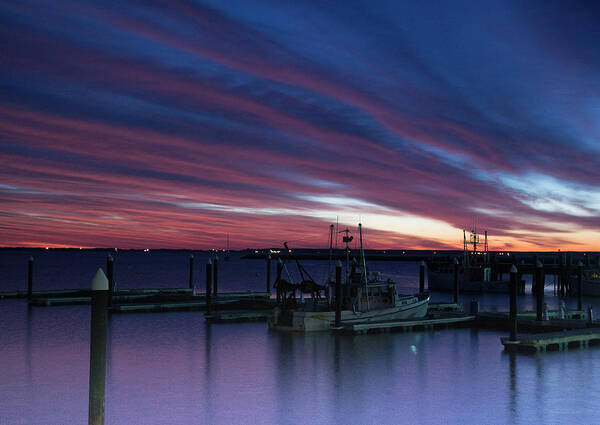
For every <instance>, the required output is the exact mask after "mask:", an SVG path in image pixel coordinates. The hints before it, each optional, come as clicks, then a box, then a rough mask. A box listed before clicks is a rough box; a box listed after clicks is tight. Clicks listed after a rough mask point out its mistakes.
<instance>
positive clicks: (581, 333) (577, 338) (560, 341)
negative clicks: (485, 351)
mask: <svg viewBox="0 0 600 425" xmlns="http://www.w3.org/2000/svg"><path fill="white" fill-rule="evenodd" d="M500 341H501V342H502V345H503V346H504V350H506V351H507V352H509V353H539V352H546V351H567V350H568V349H569V348H578V349H583V348H587V347H589V346H590V345H599V344H600V328H598V327H596V328H589V329H572V330H568V331H561V332H546V333H537V334H519V335H518V336H517V340H516V341H512V340H510V338H501V339H500Z"/></svg>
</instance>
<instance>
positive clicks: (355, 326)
mask: <svg viewBox="0 0 600 425" xmlns="http://www.w3.org/2000/svg"><path fill="white" fill-rule="evenodd" d="M475 318H476V316H474V315H468V314H464V313H460V312H444V313H441V312H440V313H436V314H429V315H428V316H426V317H424V318H419V319H405V320H382V321H373V322H362V323H351V324H345V325H344V324H342V326H339V327H335V328H333V329H332V332H333V333H335V334H340V335H361V334H372V333H385V332H413V331H421V330H431V329H439V328H444V329H447V328H450V327H459V326H465V325H469V324H470V322H473V321H474V320H475Z"/></svg>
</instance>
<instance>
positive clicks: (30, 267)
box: [27, 257, 33, 301]
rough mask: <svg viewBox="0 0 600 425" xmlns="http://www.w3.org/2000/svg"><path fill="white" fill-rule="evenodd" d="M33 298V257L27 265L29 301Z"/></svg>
mask: <svg viewBox="0 0 600 425" xmlns="http://www.w3.org/2000/svg"><path fill="white" fill-rule="evenodd" d="M32 296H33V257H29V261H28V263H27V299H28V300H30V301H31V298H32Z"/></svg>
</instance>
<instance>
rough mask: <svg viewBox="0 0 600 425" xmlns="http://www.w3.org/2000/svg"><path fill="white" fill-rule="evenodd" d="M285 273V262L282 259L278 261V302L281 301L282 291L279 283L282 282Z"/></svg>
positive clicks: (276, 281)
mask: <svg viewBox="0 0 600 425" xmlns="http://www.w3.org/2000/svg"><path fill="white" fill-rule="evenodd" d="M282 273H283V262H282V261H281V258H278V259H277V277H276V278H275V284H276V285H277V302H280V301H281V289H280V285H279V281H280V280H281V274H282Z"/></svg>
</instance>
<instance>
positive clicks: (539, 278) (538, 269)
mask: <svg viewBox="0 0 600 425" xmlns="http://www.w3.org/2000/svg"><path fill="white" fill-rule="evenodd" d="M534 273H535V275H534V276H535V286H536V288H537V289H536V292H535V300H536V303H535V311H536V319H537V320H542V319H543V317H542V310H543V308H544V283H545V280H546V278H545V277H544V265H543V264H542V262H541V261H540V260H538V261H537V262H536V263H535V272H534Z"/></svg>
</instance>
